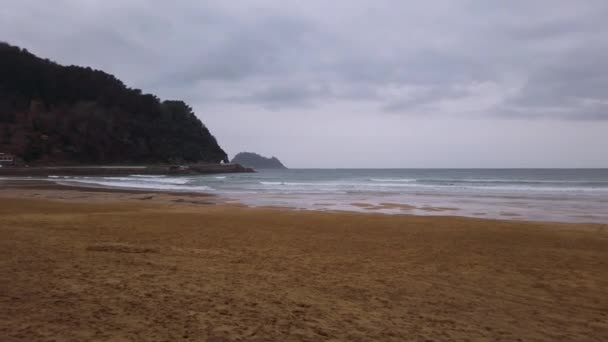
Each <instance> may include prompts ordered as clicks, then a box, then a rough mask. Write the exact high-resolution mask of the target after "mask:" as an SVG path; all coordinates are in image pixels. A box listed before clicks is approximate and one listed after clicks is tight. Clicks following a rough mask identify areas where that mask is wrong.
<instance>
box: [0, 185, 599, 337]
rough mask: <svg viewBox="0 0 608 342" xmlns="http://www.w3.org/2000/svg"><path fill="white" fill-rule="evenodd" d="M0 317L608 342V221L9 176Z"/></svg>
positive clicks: (105, 329) (148, 330) (25, 327)
mask: <svg viewBox="0 0 608 342" xmlns="http://www.w3.org/2000/svg"><path fill="white" fill-rule="evenodd" d="M439 214H441V213H439ZM0 307H1V308H2V309H1V310H0V340H2V341H38V340H40V341H51V340H74V341H77V340H78V341H88V340H96V341H97V340H99V341H104V340H108V341H110V340H111V341H178V340H192V341H404V340H423V341H427V340H434V341H438V340H491V341H497V340H505V341H514V340H523V341H530V340H553V341H558V340H562V341H566V340H568V341H606V340H608V226H607V225H602V224H560V223H539V222H534V223H532V222H519V221H500V220H482V219H471V218H459V217H440V216H437V217H430V216H424V217H422V216H406V215H382V214H371V213H370V214H364V213H353V212H313V211H297V210H288V209H277V208H247V207H244V206H240V205H234V204H229V203H221V202H218V201H217V199H216V198H215V197H214V196H208V195H204V194H187V193H184V194H170V193H159V192H150V191H126V190H123V191H111V190H107V189H82V188H69V187H62V186H55V185H52V184H50V183H49V184H41V183H35V182H29V183H28V182H22V183H11V182H1V183H0Z"/></svg>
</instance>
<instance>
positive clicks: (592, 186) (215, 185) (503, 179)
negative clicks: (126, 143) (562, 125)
mask: <svg viewBox="0 0 608 342" xmlns="http://www.w3.org/2000/svg"><path fill="white" fill-rule="evenodd" d="M51 178H54V179H55V180H57V181H59V182H70V183H72V184H73V182H77V183H80V184H95V185H101V186H109V187H121V188H139V189H158V190H175V191H200V192H211V193H215V194H218V195H220V196H223V197H225V198H226V199H229V200H234V201H238V202H242V203H244V204H247V205H251V206H283V207H292V208H300V209H310V210H352V211H365V212H380V213H387V214H416V215H459V216H472V217H486V218H501V219H522V220H542V221H563V222H601V223H608V169H291V170H261V171H260V172H258V173H254V174H226V175H205V176H187V177H167V176H141V175H132V176H129V177H52V176H51Z"/></svg>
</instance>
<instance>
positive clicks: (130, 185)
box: [68, 179, 214, 192]
mask: <svg viewBox="0 0 608 342" xmlns="http://www.w3.org/2000/svg"><path fill="white" fill-rule="evenodd" d="M70 183H76V184H93V185H99V186H104V187H110V188H124V189H146V190H148V189H151V190H175V191H192V192H201V191H213V190H214V189H213V188H211V187H208V186H204V185H199V186H191V185H175V184H162V183H153V184H151V183H138V182H127V181H122V182H121V181H107V180H82V179H71V180H70ZM68 185H69V184H68Z"/></svg>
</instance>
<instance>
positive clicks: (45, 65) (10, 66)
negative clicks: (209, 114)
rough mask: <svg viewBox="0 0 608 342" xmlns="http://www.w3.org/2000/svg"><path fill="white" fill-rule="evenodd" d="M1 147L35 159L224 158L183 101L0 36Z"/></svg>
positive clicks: (171, 160) (136, 160)
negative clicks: (38, 53)
mask: <svg viewBox="0 0 608 342" xmlns="http://www.w3.org/2000/svg"><path fill="white" fill-rule="evenodd" d="M0 152H9V153H13V154H15V155H16V156H18V157H20V158H21V159H23V160H25V161H26V162H28V163H34V164H80V163H89V164H108V163H109V164H119V163H177V162H213V163H216V162H220V161H222V160H224V161H225V160H227V156H226V153H225V152H224V150H223V149H222V148H221V147H220V146H219V145H218V143H217V141H216V139H215V137H213V135H211V133H210V132H209V130H208V129H207V128H206V127H205V125H204V124H203V123H202V122H201V121H200V120H199V119H198V118H197V117H196V116H195V115H194V113H193V111H192V108H190V107H189V106H188V105H187V104H186V103H184V102H182V101H162V102H161V101H160V100H159V99H158V98H157V97H156V96H154V95H151V94H142V92H141V91H140V90H139V89H131V88H129V87H127V86H125V85H124V84H123V83H122V82H121V81H120V80H118V79H117V78H115V77H114V76H112V75H109V74H107V73H105V72H102V71H99V70H93V69H91V68H86V67H79V66H62V65H59V64H57V63H54V62H52V61H49V60H48V59H41V58H39V57H36V56H35V55H33V54H31V53H29V52H28V51H27V50H25V49H20V48H18V47H14V46H11V45H9V44H6V43H0Z"/></svg>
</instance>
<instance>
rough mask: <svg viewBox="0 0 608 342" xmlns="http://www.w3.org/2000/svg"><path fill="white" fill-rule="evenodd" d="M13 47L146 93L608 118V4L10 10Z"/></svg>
mask: <svg viewBox="0 0 608 342" xmlns="http://www.w3.org/2000/svg"><path fill="white" fill-rule="evenodd" d="M3 7H4V9H3V11H2V12H0V27H1V29H2V32H4V33H5V37H4V38H5V39H6V40H8V41H9V42H13V43H16V44H23V45H25V46H26V47H28V48H30V49H32V50H34V51H35V52H40V53H41V54H45V55H51V56H52V57H53V58H55V59H57V60H58V61H59V62H67V63H78V64H94V65H95V66H98V67H100V68H103V69H106V70H110V71H114V72H116V73H117V74H118V75H119V77H122V78H124V79H126V80H127V81H128V82H129V83H131V84H133V85H134V86H137V87H142V88H144V90H149V91H153V90H159V91H161V92H163V93H166V94H167V95H169V96H178V97H179V96H180V95H182V96H184V94H185V95H186V96H188V97H191V98H193V99H198V100H199V102H205V101H208V102H237V103H248V104H254V105H257V106H262V107H267V108H275V109H281V108H285V107H292V106H303V105H306V106H316V105H323V104H324V103H326V102H328V101H367V102H370V103H371V104H375V105H376V106H377V107H378V108H379V109H380V110H382V111H386V112H390V113H402V114H408V115H438V114H445V115H473V116H476V115H490V116H491V115H499V116H507V117H508V116H514V117H552V118H563V119H573V120H604V119H608V113H607V109H608V108H607V106H608V101H607V100H606V92H605V89H608V74H607V73H605V72H604V71H605V70H606V67H607V65H606V64H608V35H606V34H605V33H606V32H607V31H608V21H606V20H605V18H606V17H608V3H607V2H606V1H593V0H590V1H585V2H573V1H554V0H544V1H509V2H502V1H501V2H494V1H481V0H479V1H450V2H445V1H425V2H420V1H362V0H361V1H352V0H351V1H338V2H332V3H331V4H327V3H326V2H314V1H313V2H299V1H298V2H296V1H281V2H278V1H262V0H258V1H242V2H238V3H235V2H219V1H218V2H215V3H210V2H200V1H178V2H174V3H169V2H166V1H142V0H137V1H108V0H105V1H93V0H87V1H83V0H62V1H56V2H54V3H53V5H52V6H48V7H44V6H40V3H39V2H38V1H31V0H20V1H12V3H11V4H10V5H9V6H3Z"/></svg>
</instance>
